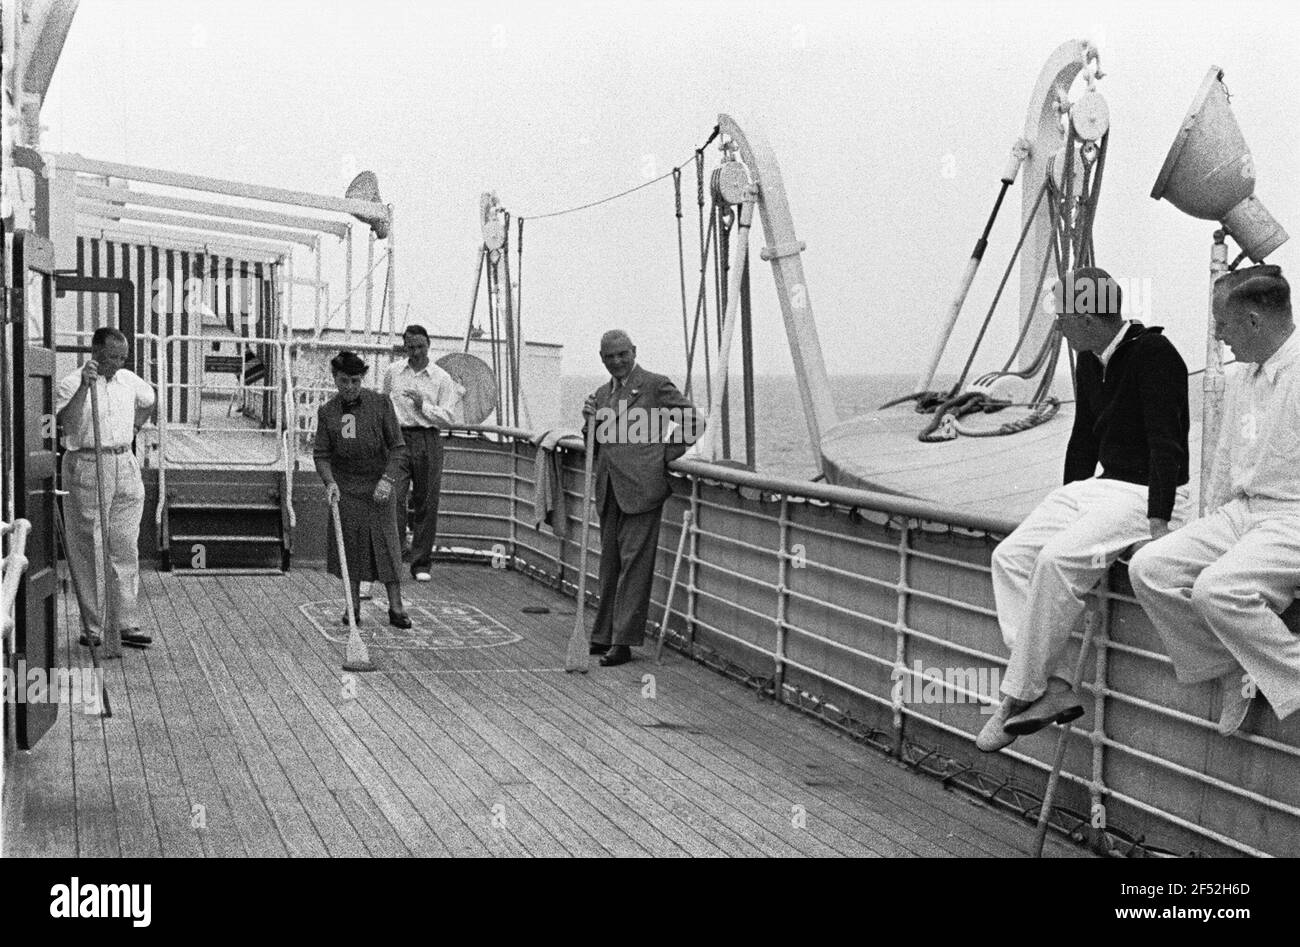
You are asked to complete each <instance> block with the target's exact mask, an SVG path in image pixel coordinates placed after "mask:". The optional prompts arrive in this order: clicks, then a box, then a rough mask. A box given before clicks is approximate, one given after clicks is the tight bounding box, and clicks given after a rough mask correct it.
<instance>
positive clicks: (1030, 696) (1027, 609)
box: [976, 267, 1189, 753]
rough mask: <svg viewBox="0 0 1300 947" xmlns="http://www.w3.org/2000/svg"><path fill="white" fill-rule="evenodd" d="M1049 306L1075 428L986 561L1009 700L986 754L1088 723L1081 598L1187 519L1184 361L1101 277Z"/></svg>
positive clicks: (1079, 275)
mask: <svg viewBox="0 0 1300 947" xmlns="http://www.w3.org/2000/svg"><path fill="white" fill-rule="evenodd" d="M1055 296H1056V309H1057V326H1058V327H1059V328H1060V330H1061V334H1062V335H1063V336H1064V337H1065V339H1066V341H1067V342H1069V344H1070V347H1071V348H1072V349H1074V350H1075V352H1077V353H1078V359H1077V365H1076V372H1075V375H1076V381H1075V387H1076V402H1075V414H1074V428H1073V430H1072V432H1071V434H1070V443H1069V446H1068V447H1067V449H1066V454H1065V477H1064V481H1065V482H1064V485H1063V486H1061V487H1058V488H1057V489H1055V490H1054V491H1052V493H1051V494H1049V495H1048V496H1047V497H1046V499H1044V500H1043V502H1042V503H1040V504H1039V505H1038V506H1037V507H1036V508H1035V509H1034V510H1033V512H1031V513H1030V514H1029V516H1028V517H1026V519H1025V520H1024V522H1023V523H1021V524H1020V526H1019V527H1018V528H1017V529H1016V530H1015V532H1013V533H1012V534H1011V535H1010V536H1008V537H1007V538H1006V539H1004V540H1003V541H1002V542H1001V543H1000V544H999V545H998V547H997V549H995V550H994V551H993V563H992V565H993V593H994V599H995V600H996V603H997V610H998V622H999V624H1000V625H1001V628H1002V637H1003V640H1004V641H1005V642H1006V645H1007V647H1008V648H1009V649H1010V650H1011V657H1010V659H1009V661H1008V665H1007V673H1006V675H1005V676H1004V677H1003V679H1002V693H1003V695H1004V699H1003V701H1002V703H1001V704H1000V705H999V707H998V708H997V710H996V712H995V713H994V714H993V716H991V717H990V718H989V720H988V722H987V723H986V724H985V726H984V728H983V729H982V730H981V731H980V733H979V736H978V738H977V739H976V746H977V747H978V748H979V749H980V750H983V751H984V752H986V753H992V752H995V751H997V750H1000V749H1002V748H1003V747H1005V746H1007V745H1009V744H1010V743H1012V742H1013V741H1014V740H1015V739H1016V737H1018V736H1023V735H1024V734H1027V733H1034V732H1035V731H1037V730H1041V729H1042V728H1043V727H1045V726H1047V725H1049V724H1052V723H1066V722H1068V721H1070V720H1074V719H1076V718H1078V717H1080V716H1082V715H1083V704H1082V703H1081V701H1080V700H1079V698H1078V696H1077V695H1076V694H1075V693H1074V691H1073V689H1072V686H1071V682H1070V679H1071V677H1072V672H1073V669H1072V667H1071V666H1070V665H1069V664H1067V663H1066V662H1065V661H1064V660H1063V654H1062V653H1063V652H1064V650H1065V647H1066V645H1067V643H1068V642H1069V637H1070V632H1071V631H1072V630H1073V628H1074V627H1075V625H1076V624H1077V623H1078V620H1079V617H1080V616H1081V615H1082V614H1083V610H1084V597H1085V596H1086V595H1087V593H1088V591H1089V589H1091V588H1092V587H1093V586H1094V585H1095V584H1096V583H1097V581H1098V580H1099V579H1100V578H1101V577H1102V576H1104V575H1105V574H1106V570H1107V569H1109V568H1110V566H1111V564H1112V563H1114V562H1115V560H1116V559H1117V558H1119V556H1120V554H1121V553H1122V552H1124V550H1126V549H1127V548H1128V547H1130V546H1132V545H1133V544H1134V543H1138V542H1142V541H1144V540H1149V539H1152V538H1155V537H1159V536H1163V535H1164V534H1165V533H1166V532H1168V531H1169V528H1170V522H1171V521H1174V522H1181V521H1182V520H1185V519H1186V517H1187V513H1188V510H1189V497H1188V490H1187V486H1186V484H1187V480H1188V458H1187V430H1188V411H1187V366H1186V364H1185V363H1184V362H1183V359H1182V357H1181V356H1180V355H1179V354H1178V351H1177V350H1176V349H1175V348H1174V346H1173V344H1172V343H1171V342H1170V341H1169V340H1168V339H1166V338H1165V337H1164V335H1163V334H1161V330H1160V328H1159V327H1151V328H1148V327H1146V326H1144V325H1142V323H1140V322H1136V321H1130V320H1125V319H1124V318H1123V316H1122V315H1121V313H1122V303H1123V298H1122V293H1121V290H1120V287H1119V285H1118V283H1116V282H1115V281H1114V280H1113V279H1111V277H1110V275H1109V274H1108V273H1106V271H1105V270H1101V269H1097V268H1095V267H1086V268H1080V269H1078V270H1074V271H1072V272H1070V273H1067V274H1066V278H1065V279H1064V280H1063V281H1061V282H1060V283H1058V285H1057V287H1056V291H1055ZM1098 464H1100V466H1101V472H1100V473H1098V470H1097V467H1098Z"/></svg>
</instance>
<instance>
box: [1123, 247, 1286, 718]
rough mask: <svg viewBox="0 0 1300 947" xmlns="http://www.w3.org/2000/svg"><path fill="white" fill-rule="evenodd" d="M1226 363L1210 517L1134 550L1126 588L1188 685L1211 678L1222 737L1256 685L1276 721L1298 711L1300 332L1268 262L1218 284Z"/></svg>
mask: <svg viewBox="0 0 1300 947" xmlns="http://www.w3.org/2000/svg"><path fill="white" fill-rule="evenodd" d="M1213 311H1214V333H1215V336H1216V337H1217V338H1218V339H1220V340H1221V341H1223V342H1225V343H1227V345H1228V347H1229V348H1230V349H1232V354H1233V356H1234V357H1235V358H1236V360H1237V364H1236V365H1230V366H1228V369H1227V371H1226V372H1225V375H1226V379H1225V381H1226V385H1225V390H1224V404H1223V417H1222V421H1221V423H1220V427H1219V440H1218V444H1217V445H1216V448H1215V454H1214V466H1213V469H1212V472H1211V476H1210V478H1209V482H1208V483H1206V484H1202V487H1201V489H1202V490H1204V491H1205V500H1206V502H1205V510H1206V515H1205V516H1204V517H1202V518H1201V519H1198V520H1196V521H1195V522H1193V523H1189V524H1188V525H1187V526H1185V527H1183V528H1182V529H1180V530H1178V531H1177V532H1176V533H1173V534H1171V535H1169V536H1166V537H1165V538H1164V539H1161V540H1160V541H1159V542H1153V543H1151V544H1150V545H1148V546H1145V547H1143V548H1142V549H1141V550H1139V551H1138V553H1137V555H1135V556H1134V557H1133V562H1132V563H1131V564H1130V566H1129V577H1130V579H1131V580H1132V583H1133V592H1134V594H1136V595H1137V599H1138V601H1139V602H1140V603H1141V604H1142V607H1143V608H1145V609H1146V611H1147V614H1148V615H1149V616H1150V617H1151V621H1152V622H1153V623H1154V624H1155V626H1156V630H1157V631H1159V632H1160V636H1161V638H1163V639H1164V642H1165V647H1166V648H1167V649H1168V651H1169V657H1170V658H1171V659H1172V660H1173V663H1174V674H1175V675H1176V676H1177V678H1178V680H1179V681H1181V682H1182V683H1184V684H1195V683H1198V682H1203V681H1212V680H1216V679H1217V680H1219V682H1220V685H1219V686H1220V702H1219V704H1220V706H1219V709H1220V714H1219V732H1221V733H1223V734H1224V735H1225V736H1226V735H1228V734H1231V733H1234V732H1235V731H1237V730H1238V729H1240V728H1241V726H1242V724H1243V723H1245V720H1246V715H1247V713H1248V712H1249V710H1250V706H1251V700H1252V698H1253V697H1254V696H1255V693H1256V690H1258V691H1259V692H1260V693H1263V695H1264V696H1265V697H1267V698H1268V701H1269V703H1270V704H1271V705H1272V707H1273V711H1274V713H1276V714H1277V716H1278V719H1285V718H1286V717H1287V716H1288V715H1290V714H1292V713H1294V712H1295V711H1296V710H1298V709H1300V638H1297V637H1296V636H1295V635H1293V634H1291V632H1290V631H1289V630H1288V629H1287V627H1286V625H1285V624H1284V623H1283V622H1282V619H1281V618H1279V617H1278V614H1279V613H1280V612H1281V611H1283V610H1284V609H1285V608H1286V607H1287V605H1289V604H1290V602H1291V600H1292V598H1294V596H1295V591H1296V586H1297V585H1300V334H1297V333H1296V331H1295V322H1294V321H1293V319H1292V315H1291V289H1290V286H1289V285H1288V283H1287V281H1286V278H1285V277H1284V276H1283V275H1282V271H1281V270H1280V269H1279V268H1278V267H1276V266H1253V267H1249V268H1247V269H1244V270H1237V271H1235V272H1232V273H1228V274H1226V275H1224V276H1223V277H1221V278H1220V279H1219V281H1218V282H1217V283H1215V285H1214V302H1213Z"/></svg>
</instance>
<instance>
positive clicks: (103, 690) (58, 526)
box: [54, 490, 113, 717]
mask: <svg viewBox="0 0 1300 947" xmlns="http://www.w3.org/2000/svg"><path fill="white" fill-rule="evenodd" d="M55 493H56V496H55V498H54V528H55V530H56V531H57V532H58V534H59V545H61V546H62V547H63V558H64V559H65V560H66V561H67V563H68V575H69V576H71V577H72V594H73V595H75V596H77V601H78V602H80V601H81V583H79V582H78V581H77V573H76V572H74V571H73V569H72V556H71V555H70V554H69V551H70V549H71V546H70V545H69V543H68V527H67V526H66V525H65V524H64V522H63V511H62V510H61V509H59V500H58V495H62V496H67V495H68V491H67V490H57V491H55ZM86 640H87V641H89V642H90V666H91V667H92V668H94V669H95V671H96V672H97V673H96V675H95V676H96V677H98V678H99V715H100V716H101V717H111V716H113V704H112V702H111V701H109V699H108V683H107V681H105V680H104V673H103V668H101V667H100V665H99V646H98V645H97V644H95V636H94V635H92V634H90V633H89V630H87V634H86Z"/></svg>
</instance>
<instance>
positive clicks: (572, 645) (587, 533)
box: [564, 417, 596, 674]
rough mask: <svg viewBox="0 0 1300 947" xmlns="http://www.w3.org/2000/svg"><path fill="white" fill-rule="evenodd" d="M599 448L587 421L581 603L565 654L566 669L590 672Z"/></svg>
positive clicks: (593, 421) (593, 427) (592, 422)
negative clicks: (590, 556) (590, 572)
mask: <svg viewBox="0 0 1300 947" xmlns="http://www.w3.org/2000/svg"><path fill="white" fill-rule="evenodd" d="M595 447H596V419H595V418H594V417H591V418H588V419H587V451H586V455H585V456H584V457H583V461H582V467H583V472H582V549H581V551H580V552H579V553H578V604H577V606H576V608H575V610H574V619H573V634H572V635H570V636H569V650H568V651H567V652H566V653H565V655H564V670H566V671H577V672H579V673H581V674H586V673H587V668H588V665H589V664H590V661H589V660H588V657H589V655H588V652H589V651H590V650H591V641H590V640H589V639H588V638H587V619H586V611H587V541H588V540H589V539H590V538H591V467H592V454H594V453H595Z"/></svg>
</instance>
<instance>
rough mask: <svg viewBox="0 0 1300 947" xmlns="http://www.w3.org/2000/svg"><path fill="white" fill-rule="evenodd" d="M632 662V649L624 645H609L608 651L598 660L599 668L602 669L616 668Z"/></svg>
mask: <svg viewBox="0 0 1300 947" xmlns="http://www.w3.org/2000/svg"><path fill="white" fill-rule="evenodd" d="M631 660H632V649H631V648H629V647H628V646H627V645H625V644H616V645H611V646H610V649H609V650H608V651H606V652H605V654H604V655H603V656H602V657H601V659H600V666H601V667H603V668H612V667H616V666H617V665H619V664H627V662H629V661H631Z"/></svg>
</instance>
